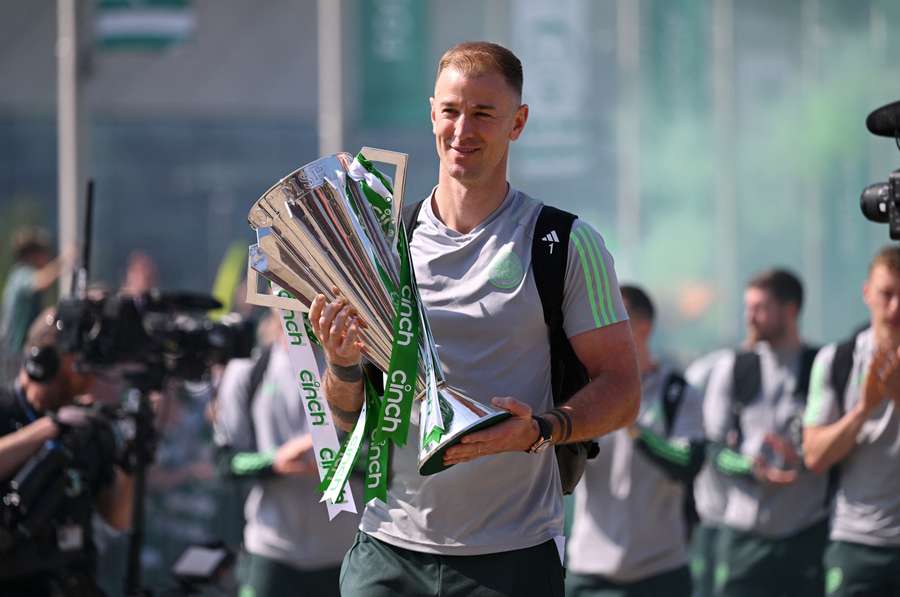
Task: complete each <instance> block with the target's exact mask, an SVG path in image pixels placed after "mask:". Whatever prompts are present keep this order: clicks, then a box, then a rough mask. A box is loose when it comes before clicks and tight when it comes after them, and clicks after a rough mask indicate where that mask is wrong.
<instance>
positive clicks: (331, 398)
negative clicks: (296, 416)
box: [322, 369, 365, 431]
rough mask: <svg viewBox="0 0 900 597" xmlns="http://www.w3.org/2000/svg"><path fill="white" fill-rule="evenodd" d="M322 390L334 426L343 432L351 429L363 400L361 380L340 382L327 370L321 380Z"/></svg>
mask: <svg viewBox="0 0 900 597" xmlns="http://www.w3.org/2000/svg"><path fill="white" fill-rule="evenodd" d="M322 389H323V391H324V392H325V399H326V400H328V406H329V407H330V408H331V415H332V417H333V418H334V423H335V425H337V427H338V428H339V429H342V430H344V431H350V430H351V429H353V426H354V425H355V424H356V420H357V419H358V418H359V412H360V410H362V405H363V400H364V399H365V394H364V392H363V380H362V379H360V380H359V381H354V382H346V381H341V380H340V379H338V378H337V377H336V376H335V375H334V373H333V372H332V371H331V369H327V370H326V371H325V376H324V377H323V378H322Z"/></svg>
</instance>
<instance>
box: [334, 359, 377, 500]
mask: <svg viewBox="0 0 900 597" xmlns="http://www.w3.org/2000/svg"><path fill="white" fill-rule="evenodd" d="M365 381H366V385H365V388H366V394H365V403H364V404H363V408H362V410H361V411H360V413H359V419H358V420H357V421H356V425H355V426H354V427H353V432H352V433H351V434H350V436H349V437H347V439H346V440H344V443H343V444H342V445H341V449H340V451H339V452H338V454H337V456H336V457H335V458H334V460H333V461H332V465H331V466H330V467H329V468H328V471H327V472H326V474H325V478H324V479H323V480H322V483H321V485H319V490H320V491H323V492H324V493H323V495H322V500H321V501H325V500H332V501H334V500H340V499H342V496H343V495H344V488H345V487H346V485H347V480H348V479H349V478H350V474H351V473H352V472H353V469H354V468H355V467H356V462H357V461H358V460H359V454H360V452H361V449H362V442H363V439H364V438H366V437H368V438H369V449H368V455H367V457H366V489H365V495H364V499H365V503H369V502H370V501H372V500H373V499H380V500H381V501H382V502H386V501H387V481H388V462H389V456H390V444H389V443H388V442H387V441H385V440H381V441H377V440H374V439H372V431H373V430H374V428H375V421H376V414H377V413H378V410H379V409H378V402H379V401H380V400H381V399H380V398H379V397H378V393H377V392H376V391H375V388H374V387H373V386H372V382H371V381H370V380H369V377H368V376H366V377H365ZM334 503H339V502H334Z"/></svg>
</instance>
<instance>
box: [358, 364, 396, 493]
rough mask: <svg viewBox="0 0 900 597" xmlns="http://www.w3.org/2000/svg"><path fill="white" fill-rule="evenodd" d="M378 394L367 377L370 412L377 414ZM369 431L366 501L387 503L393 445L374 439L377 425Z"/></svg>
mask: <svg viewBox="0 0 900 597" xmlns="http://www.w3.org/2000/svg"><path fill="white" fill-rule="evenodd" d="M379 400H380V399H379V398H378V394H376V393H375V388H373V387H372V383H371V382H370V381H369V378H368V377H366V402H368V403H370V404H372V406H373V408H372V410H371V411H370V412H372V413H375V412H377V411H376V409H375V406H376V405H377V404H378V401H379ZM374 419H375V418H374V417H372V420H373V424H372V425H371V426H369V427H368V429H369V434H368V435H369V452H368V454H367V457H366V489H365V494H364V499H365V501H366V503H367V504H368V503H369V502H371V501H372V500H375V499H378V500H381V501H382V502H387V482H388V462H389V457H390V451H391V444H390V443H389V442H387V441H386V440H383V439H382V440H377V439H375V437H374V433H372V431H374V428H375V425H374Z"/></svg>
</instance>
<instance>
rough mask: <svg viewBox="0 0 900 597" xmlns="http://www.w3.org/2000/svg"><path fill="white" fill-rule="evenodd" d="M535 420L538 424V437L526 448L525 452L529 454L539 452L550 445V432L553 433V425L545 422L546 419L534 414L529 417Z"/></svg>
mask: <svg viewBox="0 0 900 597" xmlns="http://www.w3.org/2000/svg"><path fill="white" fill-rule="evenodd" d="M531 418H532V419H534V420H535V421H536V422H537V426H538V438H537V441H536V442H534V443H533V444H531V447H530V448H528V450H527V452H528V453H529V454H539V453H541V452H543V451H544V450H546V449H547V448H549V447H550V445H551V443H552V440H553V438H552V437H551V434H552V433H553V426H552V425H550V423H548V422H547V420H546V419H543V418H542V417H538V416H536V415H532V417H531Z"/></svg>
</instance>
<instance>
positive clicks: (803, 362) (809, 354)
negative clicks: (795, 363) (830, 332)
mask: <svg viewBox="0 0 900 597" xmlns="http://www.w3.org/2000/svg"><path fill="white" fill-rule="evenodd" d="M819 348H820V347H818V346H809V345H806V344H804V345H803V348H802V351H801V353H800V371H799V372H798V373H799V374H798V376H797V389H796V390H795V392H794V393H795V394H796V395H797V396H800V397H802V398H803V399H804V400H806V395H807V394H809V376H810V375H811V374H812V367H813V362H814V361H815V360H816V355H817V354H819Z"/></svg>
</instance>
